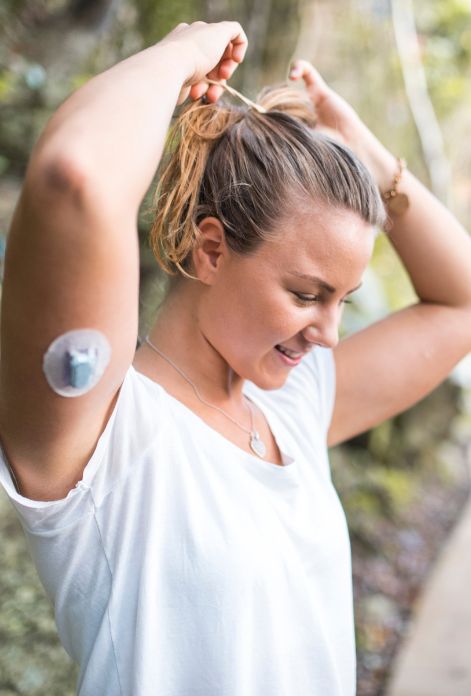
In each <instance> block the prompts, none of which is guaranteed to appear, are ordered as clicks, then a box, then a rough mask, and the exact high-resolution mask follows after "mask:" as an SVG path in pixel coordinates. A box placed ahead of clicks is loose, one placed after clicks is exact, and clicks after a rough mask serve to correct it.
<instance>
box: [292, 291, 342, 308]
mask: <svg viewBox="0 0 471 696" xmlns="http://www.w3.org/2000/svg"><path fill="white" fill-rule="evenodd" d="M293 295H295V296H296V298H297V299H298V300H299V302H300V303H301V304H304V305H307V304H312V303H313V302H322V297H321V296H320V295H305V294H304V293H302V292H294V293H293ZM340 302H341V303H342V304H351V303H352V301H351V300H348V299H346V298H345V299H343V300H340Z"/></svg>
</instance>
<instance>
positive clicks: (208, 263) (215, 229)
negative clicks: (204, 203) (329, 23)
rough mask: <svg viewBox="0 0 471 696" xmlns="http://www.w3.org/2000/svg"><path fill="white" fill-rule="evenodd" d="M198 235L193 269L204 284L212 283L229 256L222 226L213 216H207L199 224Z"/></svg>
mask: <svg viewBox="0 0 471 696" xmlns="http://www.w3.org/2000/svg"><path fill="white" fill-rule="evenodd" d="M198 227H199V230H200V236H199V239H198V241H197V242H196V246H195V248H194V249H193V254H192V258H193V270H194V273H195V275H196V277H197V278H198V279H199V280H200V281H201V282H202V283H204V284H205V285H212V284H213V283H214V281H215V279H216V276H217V275H218V273H219V271H220V270H221V267H222V266H223V264H224V262H225V261H226V260H227V258H228V256H229V249H228V247H227V244H226V235H225V232H224V227H223V226H222V223H221V221H220V220H218V219H217V218H215V217H207V218H204V220H202V221H201V222H200V223H199V225H198Z"/></svg>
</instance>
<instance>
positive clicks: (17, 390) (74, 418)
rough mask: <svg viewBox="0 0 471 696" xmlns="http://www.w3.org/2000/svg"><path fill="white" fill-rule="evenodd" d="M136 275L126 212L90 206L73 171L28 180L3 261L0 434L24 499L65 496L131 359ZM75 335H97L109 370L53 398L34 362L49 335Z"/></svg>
mask: <svg viewBox="0 0 471 696" xmlns="http://www.w3.org/2000/svg"><path fill="white" fill-rule="evenodd" d="M116 210H119V205H117V206H116ZM121 213H122V211H121ZM138 274H139V267H138V242H137V233H136V229H135V220H134V219H133V217H132V216H131V215H129V216H128V219H126V216H123V215H122V214H121V215H120V216H118V214H117V213H113V206H112V204H111V202H109V203H108V204H106V202H103V206H102V205H101V201H98V200H94V191H93V189H92V188H91V187H88V184H87V182H84V181H83V180H82V179H81V173H80V172H74V171H72V172H70V171H67V169H66V170H65V171H64V169H62V170H61V169H60V168H59V169H56V170H54V169H52V170H50V171H49V172H47V171H44V170H40V171H36V172H34V173H33V174H31V172H30V173H29V175H28V176H27V178H26V182H25V185H24V188H23V192H22V195H21V198H20V201H19V204H18V206H17V210H16V212H15V216H14V220H13V223H12V228H11V231H10V234H9V238H8V244H7V252H6V258H5V275H4V284H3V291H2V317H1V363H0V384H1V389H0V434H1V438H2V441H3V445H4V449H5V450H6V453H7V455H8V456H9V458H10V460H11V463H12V464H13V465H14V468H15V473H17V474H18V475H19V478H20V480H23V481H26V482H28V481H31V482H35V483H32V485H31V486H27V487H26V490H27V492H28V488H29V492H30V494H32V495H35V492H36V493H38V494H40V493H41V488H42V485H43V484H44V486H46V487H49V486H51V485H53V484H54V483H55V482H56V481H59V480H60V481H61V482H62V483H61V486H62V489H63V491H66V489H68V488H70V487H71V486H72V485H73V484H74V483H75V481H76V480H77V479H78V478H80V476H81V471H82V469H83V466H84V464H85V462H86V459H87V457H88V456H89V455H90V454H91V452H92V451H93V448H94V446H95V444H96V441H97V439H98V437H99V435H100V432H101V430H102V429H103V427H104V424H105V423H106V419H107V417H108V415H109V412H110V407H111V405H112V403H113V400H114V398H115V396H116V394H117V392H118V389H119V386H120V384H121V383H122V381H123V378H124V375H125V372H126V370H127V368H128V366H129V365H130V364H131V362H132V359H133V355H134V349H135V345H136V338H137V319H138ZM83 328H89V329H90V328H91V329H96V330H98V331H100V332H101V333H102V334H104V336H105V338H106V339H107V341H108V343H109V344H110V347H111V358H110V362H109V365H108V367H107V369H106V370H105V372H104V374H103V376H102V378H101V379H100V381H99V382H98V384H97V385H96V386H95V387H94V388H93V389H91V390H90V391H89V392H88V393H86V394H84V395H82V396H79V397H73V398H66V397H63V396H59V395H58V394H57V393H55V392H54V391H53V390H52V388H51V387H50V386H49V385H48V383H47V381H46V378H45V375H44V372H43V367H42V361H43V356H44V354H45V352H46V351H47V349H48V346H49V345H50V344H51V342H52V341H53V340H54V339H56V338H57V337H58V336H60V335H62V334H64V333H65V332H67V331H70V330H73V329H83Z"/></svg>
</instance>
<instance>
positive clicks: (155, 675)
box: [0, 22, 471, 696]
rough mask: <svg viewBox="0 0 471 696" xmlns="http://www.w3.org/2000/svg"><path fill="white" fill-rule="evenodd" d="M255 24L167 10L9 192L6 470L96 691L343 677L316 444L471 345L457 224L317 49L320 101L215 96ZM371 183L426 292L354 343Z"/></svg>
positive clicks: (338, 603)
mask: <svg viewBox="0 0 471 696" xmlns="http://www.w3.org/2000/svg"><path fill="white" fill-rule="evenodd" d="M246 45H247V42H246V38H245V35H244V32H243V30H242V29H241V27H240V26H239V25H238V24H237V23H234V22H222V23H220V24H214V25H206V24H204V23H201V22H197V23H195V24H193V25H191V26H188V25H179V26H178V27H177V28H176V29H175V30H174V31H172V32H171V33H170V34H169V35H168V36H167V37H166V38H165V39H164V40H163V41H161V42H160V43H159V44H157V45H155V46H153V47H151V48H149V49H147V50H146V51H143V52H141V53H139V54H137V55H135V56H133V57H131V58H130V59H128V60H125V61H123V62H122V63H120V64H118V65H116V66H115V67H113V68H112V69H111V70H108V71H107V72H105V73H103V74H102V75H100V76H98V77H96V78H94V79H93V80H91V81H90V82H89V83H88V84H86V85H85V86H84V87H82V88H81V89H80V90H79V91H78V92H76V93H75V94H74V95H72V96H71V97H70V98H69V99H68V100H67V101H66V102H65V103H64V104H63V105H62V106H61V108H60V109H59V110H58V111H57V113H56V114H55V115H54V116H53V117H52V119H51V121H50V122H49V124H48V126H47V128H46V129H45V131H44V133H43V135H42V136H41V138H40V140H39V142H38V144H37V146H36V148H35V150H34V152H33V154H32V157H31V162H30V165H29V168H28V172H27V176H26V180H25V184H24V187H23V192H22V195H21V199H20V202H19V204H18V208H17V211H16V214H15V218H14V222H13V226H12V230H11V234H10V238H9V244H8V251H7V258H6V267H5V281H4V291H3V311H2V322H3V324H2V363H1V379H2V383H1V397H0V399H1V401H0V404H1V406H0V428H1V436H2V442H3V447H4V457H3V459H2V465H1V469H0V470H1V480H2V483H3V485H4V487H5V488H6V490H7V492H8V494H9V496H10V497H11V499H12V501H13V504H14V506H15V508H16V509H17V511H18V513H19V515H20V518H21V520H22V523H23V526H24V528H25V531H26V534H27V536H28V539H29V542H30V546H31V549H32V554H33V557H34V560H35V563H36V565H37V567H38V571H39V574H40V576H41V579H42V581H43V583H44V585H45V587H46V590H47V592H48V593H49V595H50V597H51V599H52V601H53V603H54V607H55V613H56V620H57V625H58V630H59V634H60V637H61V640H62V642H63V644H64V646H65V648H66V649H67V651H68V652H69V653H70V654H71V655H72V657H73V658H74V659H75V660H77V661H78V662H79V663H80V679H79V687H78V690H79V693H80V694H82V695H87V696H88V695H92V694H93V695H95V694H107V695H111V696H114V694H133V695H145V696H148V695H149V694H159V696H170V695H172V696H177V695H178V696H183V695H184V694H188V695H190V694H191V695H192V696H213V695H214V696H216V695H217V696H222V695H224V696H229V695H234V696H235V695H237V696H248V695H249V694H250V695H252V694H257V696H258V695H260V694H264V695H265V694H266V695H267V696H281V695H282V694H283V696H288V695H289V696H294V695H296V696H297V695H298V694H303V695H308V694H309V695H312V696H317V695H319V696H340V695H345V694H352V693H354V690H355V685H354V684H355V675H354V638H353V617H352V597H351V577H350V556H349V544H348V535H347V530H346V525H345V519H344V516H343V513H342V511H341V508H340V504H339V501H338V498H337V496H336V494H335V492H334V490H333V488H332V485H331V482H330V477H329V469H328V460H327V453H326V445H334V444H336V443H339V442H342V441H344V440H346V439H348V438H350V437H351V436H353V435H355V434H357V433H359V432H361V431H364V430H366V429H367V428H370V427H372V426H373V425H375V424H377V423H379V422H381V421H383V420H384V419H386V418H389V417H391V416H392V415H394V414H396V413H398V412H400V411H402V410H403V409H405V408H407V407H408V406H410V405H411V404H413V403H414V402H415V401H417V400H418V399H420V398H422V397H423V396H424V395H425V394H426V393H427V392H429V391H430V390H431V389H432V388H433V387H434V386H435V385H437V384H438V383H439V382H440V381H441V380H443V379H444V377H445V376H446V375H447V373H448V372H449V371H450V369H451V368H452V366H453V365H454V364H455V363H456V362H457V361H458V360H459V359H460V358H461V357H462V356H463V355H465V354H466V353H467V352H468V351H469V350H470V348H471V244H470V241H469V238H468V237H467V235H466V233H465V232H464V231H463V230H462V229H461V227H460V226H459V224H458V223H457V222H456V220H455V219H454V218H453V217H452V216H451V215H450V213H449V212H447V211H446V210H445V209H444V208H443V206H442V205H441V204H440V203H439V202H438V201H436V200H435V199H434V198H433V197H432V196H431V194H430V193H428V192H427V191H426V190H425V189H424V188H423V187H422V186H421V185H420V184H419V183H418V182H417V181H416V180H415V179H414V178H413V176H412V175H411V174H410V173H408V172H406V171H403V167H402V166H399V165H398V162H397V160H396V158H395V157H393V156H392V155H391V154H390V153H389V152H388V151H387V150H386V149H385V148H383V146H382V145H380V144H379V143H378V141H377V140H376V139H375V138H374V136H373V135H372V134H371V133H370V132H369V131H368V129H367V128H366V126H364V125H363V124H362V123H361V121H360V120H359V118H358V117H357V116H356V114H355V113H354V112H353V111H352V109H351V108H350V107H349V106H348V105H347V104H346V103H345V102H344V101H343V100H342V99H341V98H340V97H338V96H337V95H336V94H334V93H333V92H332V91H331V90H330V89H329V88H328V87H327V86H326V85H325V83H324V82H323V81H322V79H321V78H320V76H319V75H318V74H317V73H316V72H315V70H314V69H313V68H312V66H310V65H309V64H308V63H306V62H303V61H299V62H297V63H296V64H295V65H294V68H293V70H292V72H291V79H293V80H304V83H305V86H306V94H307V96H308V102H309V104H306V100H305V99H304V98H303V97H300V96H299V95H298V96H296V95H295V94H294V93H292V92H289V91H288V92H287V91H286V90H274V91H269V92H267V93H266V94H265V96H262V98H261V102H260V104H259V105H252V106H249V107H248V108H245V107H244V108H242V107H239V106H232V107H229V106H226V107H224V106H218V104H216V102H217V100H218V99H219V97H220V95H221V93H222V91H223V89H224V81H225V80H226V79H228V78H229V77H230V76H231V75H232V74H233V72H234V70H235V68H236V67H237V64H239V63H240V62H241V61H242V60H243V58H244V53H245V50H246ZM220 81H222V83H221V82H220ZM213 82H216V84H213ZM218 82H219V84H217V83H218ZM188 95H189V96H190V97H191V99H192V100H193V101H194V103H190V106H189V107H188V108H186V109H184V111H183V114H182V116H181V118H180V119H179V121H178V123H177V131H176V134H175V141H174V144H173V145H171V146H170V148H169V154H168V161H167V162H166V165H165V170H164V171H163V173H162V176H161V179H160V183H159V193H158V200H157V216H156V221H155V225H154V229H153V245H154V250H155V253H156V255H157V258H158V260H159V261H160V263H161V264H162V265H163V266H164V268H166V270H167V271H169V272H170V273H173V274H174V273H177V275H173V276H172V277H171V282H170V288H169V292H168V294H167V296H166V298H165V301H164V302H163V305H162V307H161V308H160V311H159V313H158V316H157V318H156V321H155V324H154V325H153V327H152V329H151V331H150V334H149V336H148V337H147V338H146V340H145V341H144V342H143V343H142V345H141V347H140V348H139V350H138V351H137V353H136V354H135V355H134V349H135V344H136V338H137V318H138V317H137V308H138V243H137V235H136V215H137V211H138V207H139V204H140V202H141V200H142V198H143V195H144V193H145V191H146V189H147V187H148V185H149V183H150V181H151V178H152V176H153V173H154V170H155V167H156V165H157V163H158V162H159V159H160V156H161V152H162V149H163V147H164V142H165V139H166V132H167V128H168V125H169V121H170V118H171V116H172V112H173V110H174V108H175V105H176V104H177V103H182V102H183V101H184V100H185V98H186V97H187V96H188ZM203 97H204V99H202V98H203ZM313 109H315V111H316V114H317V119H318V129H317V130H312V128H311V126H312V125H313V123H314V120H313V119H314V116H313ZM326 128H327V129H330V131H334V133H335V135H336V137H337V138H338V140H343V142H344V143H345V144H346V145H347V146H349V147H350V148H351V149H352V150H354V151H355V152H356V153H357V155H358V156H359V158H360V159H361V160H362V161H363V162H364V163H365V164H366V166H367V168H368V169H369V170H370V172H371V175H372V177H374V181H373V179H372V178H371V176H370V174H369V173H368V171H367V169H366V168H365V167H364V166H363V165H362V164H361V163H360V160H359V159H357V158H356V157H355V156H354V155H353V154H352V152H351V151H350V150H349V149H348V148H347V147H344V146H343V145H340V144H339V143H338V142H336V141H335V140H332V139H330V138H329V137H327V136H325V135H322V134H320V133H319V132H318V130H319V129H326ZM378 189H379V191H381V192H382V193H383V196H384V198H385V199H386V200H387V201H388V207H389V215H390V218H391V221H390V222H391V231H390V239H391V242H392V244H393V246H394V248H395V249H396V251H397V253H398V254H399V256H400V258H401V259H402V261H403V263H404V265H405V267H406V269H407V271H408V273H409V275H410V278H411V280H412V282H413V284H414V287H415V290H416V292H417V295H418V298H419V301H418V302H417V304H415V305H413V306H411V307H408V308H406V309H404V310H402V311H401V312H398V313H396V314H393V315H391V316H389V317H387V318H386V319H384V320H382V321H381V322H378V323H376V324H374V325H372V326H370V327H368V328H367V329H365V330H363V331H360V332H359V333H357V334H355V335H354V336H352V337H350V338H347V339H346V340H344V341H342V342H340V343H339V342H338V325H339V320H340V316H341V311H342V306H343V303H344V302H345V301H347V299H348V296H349V294H350V293H351V292H352V291H353V290H354V289H356V288H357V287H358V286H359V284H360V283H361V276H362V273H363V272H364V270H365V267H366V265H367V263H368V260H369V258H370V256H371V252H372V248H373V241H374V225H377V224H382V223H383V222H384V209H383V205H382V203H381V198H380V196H379V193H378ZM399 194H401V195H400V196H399ZM406 197H407V198H408V201H409V206H408V207H407V209H404V208H405V205H403V206H402V209H400V206H398V205H397V203H398V201H399V202H402V203H407V199H406ZM392 199H394V201H393V202H391V201H392Z"/></svg>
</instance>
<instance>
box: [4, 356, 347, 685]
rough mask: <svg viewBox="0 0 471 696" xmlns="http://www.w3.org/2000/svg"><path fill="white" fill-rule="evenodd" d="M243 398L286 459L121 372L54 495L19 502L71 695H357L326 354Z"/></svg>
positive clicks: (249, 387)
mask: <svg viewBox="0 0 471 696" xmlns="http://www.w3.org/2000/svg"><path fill="white" fill-rule="evenodd" d="M244 390H245V391H246V393H247V394H249V395H250V397H251V398H252V399H253V401H254V402H255V403H256V404H257V405H258V406H259V407H260V408H261V410H262V411H263V412H264V413H265V416H266V417H267V419H268V422H269V424H270V426H271V429H272V431H273V434H274V436H275V438H276V440H277V442H278V445H279V447H280V450H281V451H282V453H283V460H284V464H285V465H284V466H277V465H275V464H270V463H268V462H264V461H263V460H261V459H259V458H257V457H256V456H255V455H250V454H248V453H245V452H244V451H243V450H241V449H240V448H238V447H237V446H236V445H234V444H233V443H231V442H230V441H228V440H226V439H225V438H224V437H223V436H222V435H220V434H219V433H217V432H216V431H215V430H213V429H212V428H210V427H209V426H208V425H207V424H206V423H205V422H204V421H203V420H201V419H200V418H199V417H198V416H197V415H195V414H194V413H193V412H192V411H191V410H189V409H188V408H186V407H185V406H184V405H183V404H181V403H180V402H179V401H177V400H176V399H175V398H173V397H172V396H170V395H169V394H168V393H167V392H166V391H165V390H164V389H163V388H162V387H160V386H159V385H158V384H156V383H155V382H153V381H152V380H150V379H149V378H147V377H145V376H144V375H142V374H140V373H138V372H137V371H136V370H135V369H134V368H133V367H131V368H130V369H129V370H128V372H127V374H126V378H125V381H124V384H123V386H122V388H121V391H120V395H119V398H118V401H117V404H116V406H115V409H114V412H113V414H112V416H111V418H110V420H109V422H108V424H107V427H106V429H105V432H104V433H103V435H102V436H101V438H100V440H99V442H98V445H97V447H96V450H95V452H94V454H93V456H92V458H91V460H90V462H89V463H88V465H87V467H86V469H85V472H84V475H83V479H82V481H81V482H79V483H78V484H77V486H76V487H75V488H74V489H73V490H72V491H70V492H69V494H68V495H67V497H66V498H65V499H64V500H60V501H53V502H34V501H32V500H29V499H27V498H24V497H22V496H21V495H19V494H18V493H16V491H15V489H14V487H13V485H12V482H11V478H10V475H9V472H8V469H7V467H6V465H5V463H4V461H3V460H0V480H1V482H2V484H3V486H4V487H5V489H6V490H7V493H8V495H9V496H10V498H11V500H12V502H13V505H14V506H15V508H16V510H17V512H18V514H19V516H20V519H21V521H22V524H23V526H24V529H25V532H26V535H27V538H28V541H29V545H30V548H31V552H32V556H33V559H34V562H35V564H36V566H37V568H38V572H39V575H40V577H41V580H42V582H43V584H44V587H45V588H46V591H47V593H48V595H49V597H50V598H51V600H52V602H53V604H54V608H55V615H56V621H57V627H58V631H59V635H60V638H61V641H62V643H63V645H64V647H65V649H66V650H67V652H68V653H69V654H70V655H71V656H72V658H74V659H75V660H76V661H77V662H78V663H79V664H80V677H79V685H78V692H79V694H80V696H97V695H98V694H99V695H100V696H118V695H120V696H352V694H354V693H355V661H354V631H353V609H352V591H351V565H350V546H349V539H348V532H347V527H346V522H345V516H344V513H343V511H342V508H341V505H340V502H339V499H338V497H337V494H336V493H335V491H334V488H333V487H332V483H331V479H330V471H329V463H328V458H327V449H326V441H325V440H326V431H327V428H328V425H329V422H330V418H331V413H332V408H333V399H334V391H335V372H334V361H333V356H332V352H331V351H330V350H328V349H324V348H316V349H315V350H314V351H312V352H311V353H310V354H309V355H308V356H306V357H305V358H304V360H303V361H302V363H301V364H300V365H298V366H297V367H296V368H294V369H292V371H291V373H290V375H289V377H288V380H287V382H286V383H285V385H284V386H283V387H282V388H281V389H278V390H275V391H266V392H265V391H263V390H260V389H258V388H257V387H255V386H254V385H253V384H251V383H246V385H245V387H244Z"/></svg>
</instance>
